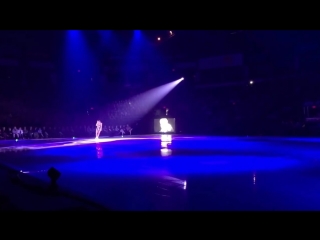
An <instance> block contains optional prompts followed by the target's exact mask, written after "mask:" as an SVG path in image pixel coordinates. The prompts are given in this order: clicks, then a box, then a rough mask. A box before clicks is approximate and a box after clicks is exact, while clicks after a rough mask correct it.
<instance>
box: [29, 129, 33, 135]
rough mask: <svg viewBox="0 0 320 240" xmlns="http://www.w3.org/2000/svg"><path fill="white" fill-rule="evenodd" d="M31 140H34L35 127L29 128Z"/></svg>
mask: <svg viewBox="0 0 320 240" xmlns="http://www.w3.org/2000/svg"><path fill="white" fill-rule="evenodd" d="M29 138H33V127H30V128H29Z"/></svg>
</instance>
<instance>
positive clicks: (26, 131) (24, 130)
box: [23, 127, 29, 138]
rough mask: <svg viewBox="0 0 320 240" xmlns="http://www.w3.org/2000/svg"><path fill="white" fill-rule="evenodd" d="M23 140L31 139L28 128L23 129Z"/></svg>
mask: <svg viewBox="0 0 320 240" xmlns="http://www.w3.org/2000/svg"><path fill="white" fill-rule="evenodd" d="M23 138H29V131H28V129H27V128H26V127H24V128H23Z"/></svg>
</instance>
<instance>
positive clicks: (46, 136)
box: [42, 127, 49, 138]
mask: <svg viewBox="0 0 320 240" xmlns="http://www.w3.org/2000/svg"><path fill="white" fill-rule="evenodd" d="M42 134H43V136H44V137H45V138H48V136H49V134H48V131H47V130H46V127H43V131H42Z"/></svg>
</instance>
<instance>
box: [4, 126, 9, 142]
mask: <svg viewBox="0 0 320 240" xmlns="http://www.w3.org/2000/svg"><path fill="white" fill-rule="evenodd" d="M2 136H3V137H4V139H8V138H9V135H8V133H7V129H6V127H3V128H2Z"/></svg>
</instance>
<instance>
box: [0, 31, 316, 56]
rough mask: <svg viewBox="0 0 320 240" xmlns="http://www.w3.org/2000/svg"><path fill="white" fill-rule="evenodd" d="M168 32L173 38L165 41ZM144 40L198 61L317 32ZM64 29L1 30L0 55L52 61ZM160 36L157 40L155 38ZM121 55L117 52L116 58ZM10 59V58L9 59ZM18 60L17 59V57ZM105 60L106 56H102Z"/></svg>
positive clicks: (94, 34) (122, 37) (126, 38)
mask: <svg viewBox="0 0 320 240" xmlns="http://www.w3.org/2000/svg"><path fill="white" fill-rule="evenodd" d="M113 31H114V34H116V35H117V37H118V38H119V41H123V42H124V43H130V40H131V37H132V34H133V30H113ZM169 31H172V32H173V33H174V36H173V37H171V38H169V37H168V36H169V35H168V34H169ZM84 32H85V35H86V38H87V39H88V40H89V42H91V44H92V45H95V44H98V41H99V33H98V31H97V30H85V31H84ZM142 32H143V35H144V36H145V38H146V39H147V40H148V41H149V42H150V43H152V44H154V45H155V46H156V47H157V48H158V49H159V51H160V52H162V53H163V55H165V56H167V57H172V56H181V57H182V58H186V59H188V58H199V57H205V56H212V55H223V54H229V53H246V52H259V51H263V50H264V49H269V50H270V49H271V50H272V49H275V50H276V51H279V50H282V49H284V48H286V49H289V48H290V49H292V48H296V47H297V46H299V45H301V44H318V43H319V39H320V31H306V30H304V31H302V30H300V31H298V30H286V31H283V30H281V31H280V30H142ZM65 34H66V31H65V30H64V31H63V30H29V31H27V30H21V31H17V30H14V31H13V30H12V31H10V30H1V31H0V36H1V37H0V47H1V52H0V54H2V55H4V54H7V55H10V54H11V55H15V54H16V55H19V54H20V52H21V50H23V51H26V52H31V53H37V54H38V55H43V56H46V57H47V58H50V59H54V58H55V57H56V55H57V52H59V50H57V49H59V48H61V46H62V45H63V42H64V38H65ZM158 37H161V41H160V42H159V41H157V38H158ZM121 54H123V53H121V52H119V55H121ZM12 57H14V56H12ZM17 57H18V56H17ZM106 57H108V54H106Z"/></svg>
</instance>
